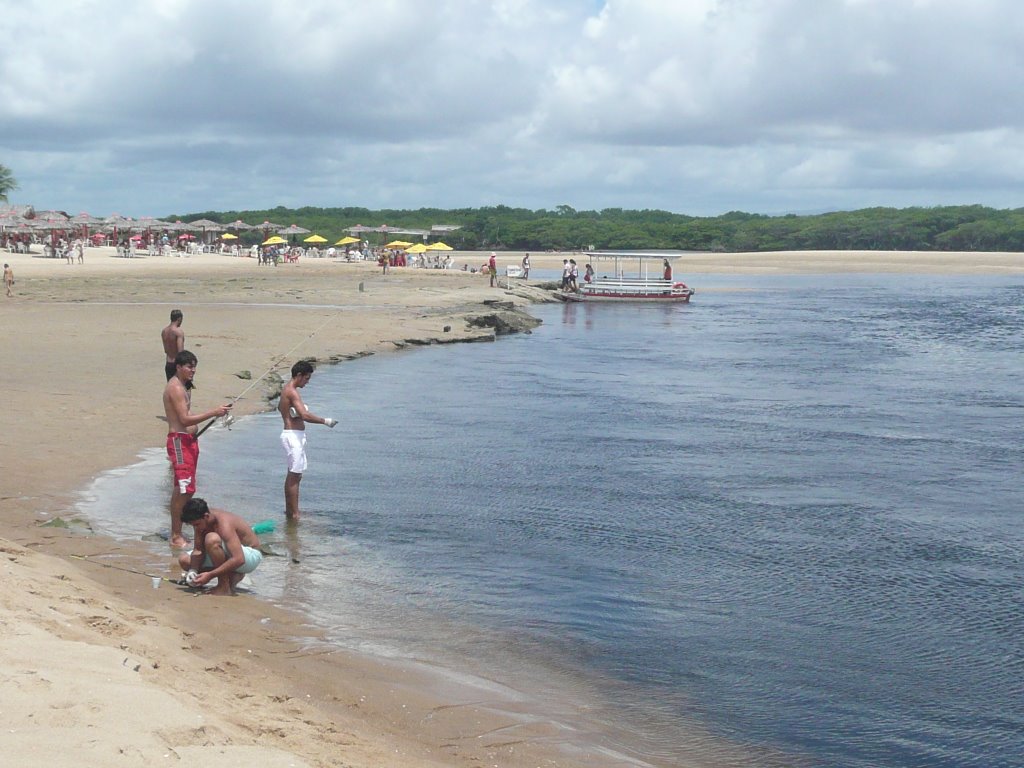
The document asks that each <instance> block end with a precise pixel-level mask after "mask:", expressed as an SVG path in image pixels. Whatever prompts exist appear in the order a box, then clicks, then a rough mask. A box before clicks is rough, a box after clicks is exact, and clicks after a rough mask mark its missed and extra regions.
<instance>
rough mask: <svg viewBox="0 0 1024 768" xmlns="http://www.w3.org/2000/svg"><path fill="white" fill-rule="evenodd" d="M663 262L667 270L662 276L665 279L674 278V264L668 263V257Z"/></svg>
mask: <svg viewBox="0 0 1024 768" xmlns="http://www.w3.org/2000/svg"><path fill="white" fill-rule="evenodd" d="M663 263H664V266H665V271H664V272H663V273H662V277H663V278H664V279H665V280H671V279H672V265H671V264H669V263H668V259H664V260H663Z"/></svg>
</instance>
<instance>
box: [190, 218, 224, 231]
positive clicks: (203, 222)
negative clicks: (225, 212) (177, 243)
mask: <svg viewBox="0 0 1024 768" xmlns="http://www.w3.org/2000/svg"><path fill="white" fill-rule="evenodd" d="M189 224H191V225H192V226H193V227H199V228H200V229H201V230H203V231H204V232H205V231H206V230H210V231H211V232H220V231H222V230H223V229H224V225H223V224H221V223H220V222H219V221H210V219H196V220H195V221H190V222H189Z"/></svg>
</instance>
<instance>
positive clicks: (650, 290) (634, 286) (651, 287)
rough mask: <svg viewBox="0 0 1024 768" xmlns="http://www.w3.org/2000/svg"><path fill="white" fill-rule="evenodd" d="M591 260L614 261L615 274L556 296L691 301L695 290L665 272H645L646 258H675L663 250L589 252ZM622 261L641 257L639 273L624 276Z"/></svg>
mask: <svg viewBox="0 0 1024 768" xmlns="http://www.w3.org/2000/svg"><path fill="white" fill-rule="evenodd" d="M586 258H588V259H589V260H590V261H598V262H599V261H608V260H612V261H613V262H614V270H613V272H612V275H611V276H608V275H603V276H598V275H597V274H596V273H595V275H594V277H593V279H592V280H591V281H590V282H586V281H584V282H581V283H579V287H578V288H577V290H575V291H571V290H559V291H556V292H555V295H556V296H557V297H558V298H560V299H561V300H562V301H633V302H666V301H678V302H689V301H690V297H691V296H693V294H694V293H695V291H694V289H693V288H691V287H689V286H688V285H687V284H686V283H682V282H679V281H677V280H672V279H671V278H669V279H665V278H664V276H663V275H662V274H659V275H657V276H648V275H647V274H646V272H645V271H644V259H648V260H650V259H654V260H662V259H669V258H672V257H670V256H668V255H667V254H660V253H636V252H633V253H627V252H624V253H613V252H607V251H601V252H591V253H588V254H586ZM620 260H637V261H638V262H639V263H638V267H637V272H638V274H637V275H636V276H627V275H624V274H623V272H622V269H621V267H620V264H619V262H620Z"/></svg>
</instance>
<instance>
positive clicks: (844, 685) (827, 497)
mask: <svg viewBox="0 0 1024 768" xmlns="http://www.w3.org/2000/svg"><path fill="white" fill-rule="evenodd" d="M694 282H695V283H696V284H697V285H698V290H699V293H698V294H697V296H696V297H695V299H694V303H693V304H692V305H691V306H676V307H635V306H621V307H615V306H599V307H594V306H585V305H580V306H561V305H557V306H556V305H552V306H541V307H536V308H535V309H534V312H535V314H537V315H538V316H539V317H541V318H542V319H543V320H544V325H543V326H541V328H539V329H538V330H537V331H535V332H534V333H533V334H532V335H526V336H518V337H513V338H506V339H502V340H500V341H499V342H498V343H495V344H491V345H480V344H475V345H457V346H452V347H439V348H431V349H426V350H421V351H416V352H412V353H408V354H402V355H397V356H387V357H376V358H367V359H363V360H359V361H354V362H351V363H346V364H344V365H342V366H338V367H336V368H334V369H321V370H320V371H318V372H317V374H316V375H315V376H314V378H313V380H312V382H311V383H310V385H309V386H308V387H307V388H306V391H305V393H304V394H305V397H306V400H307V402H308V403H309V404H310V405H311V407H312V408H313V410H315V411H316V412H318V413H321V414H324V415H331V416H334V417H336V418H338V419H340V420H341V424H340V425H339V426H338V427H337V428H336V429H335V430H327V429H324V428H316V427H314V428H312V429H311V431H310V433H309V453H310V469H309V471H308V472H307V474H306V477H305V479H304V481H303V484H302V502H303V508H304V511H305V514H306V519H305V520H304V521H303V523H302V525H301V528H300V529H299V531H298V533H297V534H291V535H289V534H287V533H285V532H284V531H283V527H282V531H281V532H280V533H277V534H273V535H272V536H270V537H269V539H270V544H271V546H272V547H274V548H275V550H277V551H279V552H281V553H282V554H283V555H286V556H284V557H279V558H273V557H272V558H268V559H267V560H265V562H264V566H262V567H261V569H260V571H259V572H258V578H257V580H256V591H257V593H259V594H261V595H263V596H265V597H267V598H269V599H272V600H281V601H284V602H288V603H292V604H295V603H298V604H299V605H301V606H304V607H305V609H306V610H307V611H308V612H309V613H310V614H311V615H312V616H313V617H315V618H316V620H317V621H318V622H320V623H322V624H324V625H325V626H327V627H328V628H329V630H330V632H331V636H332V638H333V639H334V641H335V642H338V643H341V644H344V645H346V646H349V647H352V648H356V649H359V650H362V651H367V652H371V653H375V654H382V655H389V656H398V657H403V658H410V657H411V658H419V659H422V660H424V661H428V662H430V663H431V664H439V665H442V666H447V667H450V668H452V669H457V670H459V671H460V672H462V673H464V674H466V675H468V676H473V675H480V676H482V677H487V678H489V679H493V680H496V681H497V682H499V683H503V684H506V685H508V686H509V689H512V690H514V691H516V692H519V694H520V695H521V696H522V697H524V698H525V700H527V701H528V702H530V706H532V707H534V709H535V710H536V711H543V712H544V713H545V715H546V716H549V717H553V718H558V719H560V720H563V721H564V722H566V723H570V724H571V725H572V727H573V728H574V729H575V730H574V731H573V734H574V736H573V737H572V738H578V739H579V740H581V741H586V740H588V739H596V740H599V741H601V742H602V743H605V744H609V745H612V746H614V747H616V748H617V749H620V750H622V752H623V753H625V754H628V755H631V756H634V757H637V758H640V759H642V760H645V761H649V762H652V763H656V764H659V765H674V764H680V763H682V762H684V761H685V760H690V759H694V758H696V759H697V760H698V764H699V760H700V758H705V759H707V760H712V759H715V760H719V761H720V762H724V763H726V764H728V763H730V762H734V763H735V764H744V765H758V764H763V765H777V764H788V765H792V764H802V765H814V766H841V767H849V768H854V767H857V768H860V767H861V766H863V767H865V768H866V767H867V766H892V767H893V768H895V767H897V766H899V767H901V768H902V767H904V766H986V767H989V768H998V767H999V766H1007V767H1009V766H1019V765H1020V764H1021V755H1024V640H1022V636H1024V607H1022V598H1024V556H1022V551H1024V547H1022V545H1024V534H1022V532H1021V526H1020V525H1019V522H1018V519H1019V516H1020V513H1021V510H1022V507H1024V504H1022V502H1024V493H1022V491H1021V486H1020V482H1019V480H1018V479H1017V478H1018V475H1019V467H1020V465H1021V464H1022V461H1024V449H1022V448H1021V436H1022V427H1024V394H1022V391H1021V387H1020V383H1019V379H1020V376H1021V374H1022V373H1024V341H1022V330H1024V310H1022V306H1024V280H1021V279H1009V278H978V277H975V278H947V277H942V278H939V277H924V276H828V277H825V276H821V277H798V278H793V277H787V278H772V277H726V276H713V275H712V276H703V277H701V278H700V279H699V280H694ZM240 389H241V387H240ZM279 430H280V420H279V418H278V417H277V416H276V414H273V415H267V416H260V417H255V418H252V419H248V420H245V422H244V423H241V424H239V425H236V427H235V428H234V429H233V430H232V431H230V432H228V431H212V432H211V433H208V434H207V436H204V438H203V440H204V443H203V458H202V461H201V462H200V488H201V495H205V496H207V497H208V498H209V499H210V500H211V501H213V502H214V503H218V504H222V505H223V506H226V507H228V508H230V509H232V510H235V511H239V512H241V513H243V514H245V515H246V516H247V517H249V518H250V519H252V520H261V519H264V518H270V517H275V518H277V517H280V515H281V507H282V501H281V497H282V490H281V485H282V482H283V458H282V456H281V455H280V453H281V449H280V446H279V444H278V442H277V434H278V432H279ZM164 465H165V461H164V459H163V458H162V456H161V455H160V452H155V453H154V454H153V455H152V456H150V457H148V458H147V460H146V461H144V462H143V463H142V464H140V465H138V466H136V467H132V468H128V469H126V470H122V471H119V472H117V473H112V474H111V475H110V476H106V477H104V478H101V479H100V481H98V482H97V483H96V485H95V487H94V488H92V489H91V491H90V499H89V500H87V501H86V502H84V503H83V508H84V509H85V510H86V511H87V513H88V514H89V515H90V516H91V517H92V518H94V519H95V520H96V521H97V524H98V525H100V527H101V528H103V529H104V530H107V531H109V532H111V533H113V534H115V535H119V536H125V537H135V536H141V535H145V534H151V533H153V531H155V530H158V529H160V528H163V529H164V530H166V525H167V523H166V519H165V517H164V515H163V512H162V509H163V504H164V491H165V486H166V485H168V484H169V482H168V480H167V477H166V474H165V473H166V467H165V466H164ZM126 510H131V514H126ZM293 560H296V561H298V562H293ZM704 731H707V732H708V733H709V734H711V736H712V738H710V739H698V740H695V739H694V736H693V735H694V733H695V732H704Z"/></svg>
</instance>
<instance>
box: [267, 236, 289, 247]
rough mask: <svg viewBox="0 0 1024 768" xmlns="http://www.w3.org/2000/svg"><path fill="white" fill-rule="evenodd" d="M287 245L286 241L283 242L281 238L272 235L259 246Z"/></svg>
mask: <svg viewBox="0 0 1024 768" xmlns="http://www.w3.org/2000/svg"><path fill="white" fill-rule="evenodd" d="M287 243H288V241H287V240H285V239H284V238H283V237H279V236H277V235H274V236H273V237H268V238H267V239H266V240H264V241H263V242H262V243H261V245H286V244H287Z"/></svg>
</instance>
